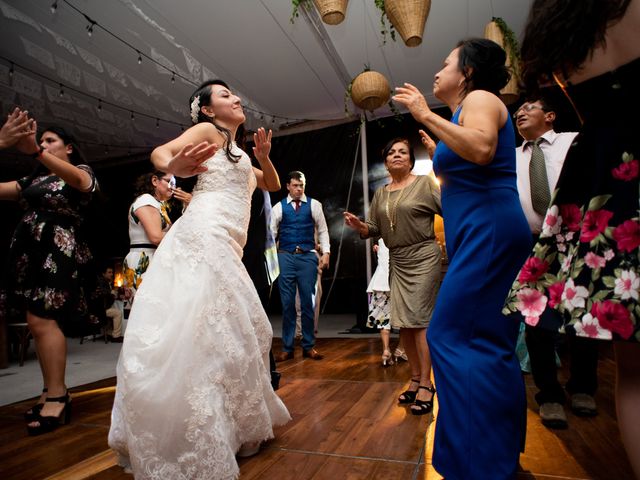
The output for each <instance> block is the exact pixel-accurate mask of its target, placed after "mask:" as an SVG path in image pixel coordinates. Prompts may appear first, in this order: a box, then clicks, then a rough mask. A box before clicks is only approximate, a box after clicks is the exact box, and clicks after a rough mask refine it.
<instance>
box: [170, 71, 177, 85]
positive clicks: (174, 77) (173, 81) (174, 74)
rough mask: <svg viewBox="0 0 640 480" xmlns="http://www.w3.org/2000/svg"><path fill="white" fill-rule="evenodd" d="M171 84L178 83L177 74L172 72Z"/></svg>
mask: <svg viewBox="0 0 640 480" xmlns="http://www.w3.org/2000/svg"><path fill="white" fill-rule="evenodd" d="M171 83H176V72H171Z"/></svg>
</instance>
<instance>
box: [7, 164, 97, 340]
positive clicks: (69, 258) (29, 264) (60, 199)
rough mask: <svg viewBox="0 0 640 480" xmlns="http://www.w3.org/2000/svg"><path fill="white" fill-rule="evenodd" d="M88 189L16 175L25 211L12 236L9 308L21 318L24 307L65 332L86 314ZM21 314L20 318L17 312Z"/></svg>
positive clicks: (55, 178)
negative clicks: (84, 232)
mask: <svg viewBox="0 0 640 480" xmlns="http://www.w3.org/2000/svg"><path fill="white" fill-rule="evenodd" d="M78 168H81V169H83V170H85V171H86V172H87V173H89V175H91V178H92V187H91V189H90V191H89V192H81V191H79V190H76V189H75V188H73V187H71V186H69V185H68V184H67V183H66V182H65V181H64V180H62V179H61V178H60V177H58V176H56V175H48V174H43V175H39V176H35V177H33V178H32V179H30V177H25V178H22V179H20V180H18V185H19V186H20V188H21V198H20V203H21V204H22V205H23V207H24V208H25V209H26V212H25V214H24V216H23V217H22V219H21V220H20V222H19V223H18V226H17V227H16V230H15V232H14V235H13V238H12V240H11V245H10V252H9V277H8V282H9V288H8V293H9V308H10V310H11V312H12V315H20V316H21V318H24V315H25V313H26V311H29V312H31V313H33V314H35V315H38V316H39V317H43V318H49V319H54V320H57V321H58V323H59V324H60V327H61V328H62V329H63V330H64V331H65V333H68V334H72V333H73V326H74V325H76V326H78V323H77V322H78V320H81V319H83V317H84V316H85V315H86V313H87V303H86V299H85V295H84V294H85V292H84V288H83V287H84V284H85V282H84V279H85V278H88V277H87V273H88V272H87V267H88V265H89V262H90V260H91V253H90V251H89V247H88V245H87V243H86V241H85V240H84V238H83V235H82V233H81V224H82V220H83V217H84V214H85V212H86V210H87V207H88V205H89V202H90V200H91V197H92V192H93V190H94V187H95V177H94V174H93V171H92V170H91V168H90V167H89V166H87V165H79V166H78ZM18 318H19V317H18Z"/></svg>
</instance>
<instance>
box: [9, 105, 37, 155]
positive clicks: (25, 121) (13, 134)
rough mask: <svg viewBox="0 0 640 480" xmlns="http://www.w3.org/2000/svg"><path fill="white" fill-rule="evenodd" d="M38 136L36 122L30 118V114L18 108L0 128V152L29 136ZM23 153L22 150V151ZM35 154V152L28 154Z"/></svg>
mask: <svg viewBox="0 0 640 480" xmlns="http://www.w3.org/2000/svg"><path fill="white" fill-rule="evenodd" d="M35 134H36V127H35V121H34V120H33V119H32V118H29V112H27V111H26V110H20V109H19V108H18V107H16V108H15V109H14V110H13V112H11V113H10V114H9V115H7V121H6V122H5V123H4V125H2V127H1V128H0V150H1V149H3V148H9V147H11V146H13V145H15V144H17V143H18V142H19V141H20V140H22V139H23V138H25V137H28V136H29V135H34V136H35ZM21 151H22V150H21ZM26 153H33V152H26Z"/></svg>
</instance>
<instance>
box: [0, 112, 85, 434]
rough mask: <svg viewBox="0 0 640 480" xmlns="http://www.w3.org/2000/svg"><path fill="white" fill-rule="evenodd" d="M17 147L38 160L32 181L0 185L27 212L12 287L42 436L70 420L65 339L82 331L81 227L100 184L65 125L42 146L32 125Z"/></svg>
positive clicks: (33, 414)
mask: <svg viewBox="0 0 640 480" xmlns="http://www.w3.org/2000/svg"><path fill="white" fill-rule="evenodd" d="M16 147H17V148H18V150H20V151H21V152H23V153H26V154H30V155H32V156H33V157H34V158H35V159H37V160H38V162H39V164H38V167H37V168H36V170H35V171H34V172H33V173H32V174H31V175H29V176H28V177H25V178H22V179H20V180H17V181H12V182H4V183H1V184H0V199H2V200H16V201H19V202H21V203H22V205H23V206H24V208H25V214H24V215H23V217H22V219H21V220H20V223H19V224H18V226H17V227H16V230H15V233H14V235H13V238H12V240H11V246H10V252H9V265H10V267H9V272H8V276H7V278H8V282H9V285H8V289H7V290H8V299H9V301H8V304H9V305H10V306H11V309H12V310H14V314H17V315H25V316H26V321H27V324H28V326H29V330H30V331H31V334H32V335H33V338H34V343H35V348H36V353H37V355H38V361H39V362H40V370H41V372H42V379H43V390H42V395H41V396H40V400H39V401H38V403H37V404H36V405H35V406H33V407H32V408H30V409H29V410H28V411H27V412H26V413H25V418H26V420H27V422H28V423H27V430H28V432H29V434H30V435H39V434H42V433H47V432H50V431H52V430H54V429H55V428H56V427H58V425H60V424H61V423H68V422H69V420H70V414H71V410H70V409H71V397H70V396H69V392H68V391H67V387H66V385H65V367H66V361H67V343H66V338H65V334H72V333H77V328H76V327H77V326H78V325H79V322H80V321H81V320H82V319H83V318H84V317H85V316H86V315H87V302H86V298H85V292H84V289H83V284H84V282H83V279H86V278H87V274H88V272H86V267H87V265H88V263H89V261H90V259H91V254H90V252H89V248H88V246H87V243H86V242H85V240H84V238H83V236H82V228H81V225H82V222H83V219H84V215H85V213H86V211H87V207H88V205H89V201H90V200H91V196H92V192H93V191H94V189H95V187H96V180H95V177H94V175H93V171H92V170H91V168H90V167H89V166H88V165H85V164H82V161H81V156H80V153H79V150H78V147H77V145H76V143H75V141H74V140H73V138H72V137H71V136H70V135H69V134H68V133H67V132H66V131H65V130H64V129H62V128H59V127H48V128H46V129H45V130H44V131H43V132H42V135H41V136H40V144H38V143H37V141H36V134H35V122H34V125H33V130H32V131H31V132H30V134H29V135H27V136H25V137H23V138H22V139H20V140H19V141H18V142H17V143H16ZM87 293H88V292H87ZM15 310H17V312H18V313H16V312H15Z"/></svg>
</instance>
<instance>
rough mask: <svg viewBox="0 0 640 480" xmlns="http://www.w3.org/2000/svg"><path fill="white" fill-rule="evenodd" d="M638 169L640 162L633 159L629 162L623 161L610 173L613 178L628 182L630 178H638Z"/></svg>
mask: <svg viewBox="0 0 640 480" xmlns="http://www.w3.org/2000/svg"><path fill="white" fill-rule="evenodd" d="M639 170H640V162H638V160H636V159H634V160H631V161H630V162H623V163H621V164H620V165H619V166H617V167H616V168H614V169H613V170H611V174H612V175H613V178H615V179H617V180H622V181H624V182H628V181H630V180H633V179H636V178H638V171H639Z"/></svg>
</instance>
